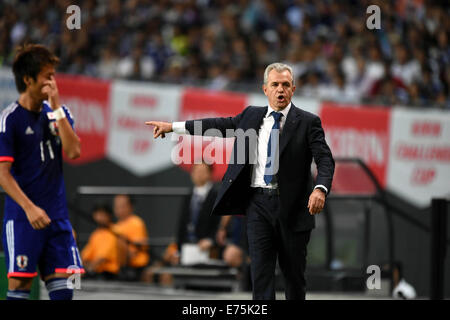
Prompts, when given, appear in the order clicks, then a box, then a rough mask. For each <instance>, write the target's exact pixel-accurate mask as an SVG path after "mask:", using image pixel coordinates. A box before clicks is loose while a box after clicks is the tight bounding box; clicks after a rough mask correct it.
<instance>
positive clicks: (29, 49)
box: [12, 44, 59, 93]
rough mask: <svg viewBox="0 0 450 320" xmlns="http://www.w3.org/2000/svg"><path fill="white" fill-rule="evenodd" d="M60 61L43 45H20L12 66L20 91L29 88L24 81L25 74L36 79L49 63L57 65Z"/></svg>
mask: <svg viewBox="0 0 450 320" xmlns="http://www.w3.org/2000/svg"><path fill="white" fill-rule="evenodd" d="M58 63H59V58H58V57H57V56H55V55H54V54H53V53H51V52H50V50H49V49H47V48H46V47H44V46H43V45H40V44H24V45H22V46H19V47H18V48H17V49H16V56H15V58H14V62H13V66H12V69H13V73H14V78H15V81H16V87H17V90H18V91H19V93H22V92H24V91H25V90H26V89H27V85H26V84H25V82H24V81H23V78H24V77H25V76H29V77H31V78H32V79H34V80H35V81H36V78H37V75H38V74H39V72H41V70H42V68H44V67H45V66H48V65H51V66H56V65H58Z"/></svg>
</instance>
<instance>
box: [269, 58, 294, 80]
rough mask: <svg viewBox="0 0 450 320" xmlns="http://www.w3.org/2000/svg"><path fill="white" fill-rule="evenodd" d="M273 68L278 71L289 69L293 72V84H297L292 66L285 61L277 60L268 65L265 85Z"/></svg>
mask: <svg viewBox="0 0 450 320" xmlns="http://www.w3.org/2000/svg"><path fill="white" fill-rule="evenodd" d="M273 69H275V70H276V71H277V72H283V71H285V70H287V71H289V72H290V73H291V77H292V85H294V84H295V81H294V72H293V71H292V68H291V66H289V65H287V64H285V63H281V62H275V63H272V64H269V65H268V66H267V67H266V70H264V84H265V85H267V78H268V77H269V72H270V71H272V70H273Z"/></svg>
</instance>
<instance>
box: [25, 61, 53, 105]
mask: <svg viewBox="0 0 450 320" xmlns="http://www.w3.org/2000/svg"><path fill="white" fill-rule="evenodd" d="M54 76H55V68H54V67H53V66H52V65H47V66H45V67H43V68H42V69H41V72H39V73H38V75H37V76H36V80H34V79H33V78H31V77H25V79H24V80H25V83H26V84H27V91H28V92H29V93H30V95H31V97H33V99H35V100H37V102H39V103H42V101H44V100H46V99H47V98H48V96H47V95H46V94H44V93H42V89H43V88H44V86H45V85H44V82H45V81H47V80H51V79H52V77H54Z"/></svg>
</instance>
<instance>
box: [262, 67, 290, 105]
mask: <svg viewBox="0 0 450 320" xmlns="http://www.w3.org/2000/svg"><path fill="white" fill-rule="evenodd" d="M263 91H264V94H265V95H266V96H267V98H268V99H269V104H270V106H271V107H272V108H274V109H276V110H283V109H284V108H286V106H287V105H288V104H289V103H290V102H291V99H292V95H293V94H294V91H295V86H294V85H293V84H292V75H291V73H290V72H289V71H288V70H284V71H282V72H278V71H277V70H275V69H273V70H271V71H270V72H269V75H268V77H267V85H266V84H264V85H263Z"/></svg>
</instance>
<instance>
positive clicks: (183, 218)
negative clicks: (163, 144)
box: [144, 162, 220, 284]
mask: <svg viewBox="0 0 450 320" xmlns="http://www.w3.org/2000/svg"><path fill="white" fill-rule="evenodd" d="M212 170H213V168H212V166H210V165H208V164H206V163H205V162H202V163H200V164H194V165H193V166H192V170H191V180H192V182H193V184H194V187H193V189H192V193H191V195H189V196H188V197H186V200H185V202H184V204H183V207H182V211H181V215H180V217H179V220H178V224H177V234H176V242H175V243H173V244H170V245H169V246H168V248H167V249H166V251H165V253H164V255H163V259H162V261H159V262H157V263H155V264H153V266H152V267H150V268H148V269H147V270H146V273H145V276H144V277H145V279H146V281H147V282H153V281H154V279H153V274H154V271H155V269H157V268H160V267H161V266H164V265H178V264H180V262H181V261H182V255H183V254H186V253H185V252H184V250H183V246H184V245H185V244H197V245H198V247H199V249H200V250H201V251H206V252H208V254H209V255H213V254H214V252H217V250H213V249H214V246H215V235H216V231H217V228H218V224H219V221H220V217H218V216H211V211H212V208H213V205H214V201H215V200H216V196H217V189H216V188H215V186H214V184H213V182H212ZM216 255H217V253H216ZM160 283H162V284H170V283H171V278H170V276H168V275H162V276H161V277H160Z"/></svg>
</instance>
